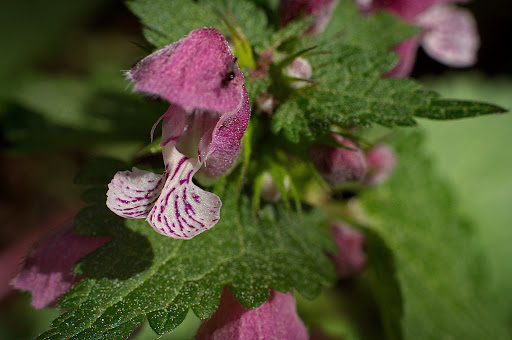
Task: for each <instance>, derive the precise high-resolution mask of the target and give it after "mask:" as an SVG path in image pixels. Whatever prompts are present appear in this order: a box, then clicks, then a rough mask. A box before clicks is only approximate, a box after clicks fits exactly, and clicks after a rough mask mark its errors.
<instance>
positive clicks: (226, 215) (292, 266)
mask: <svg viewBox="0 0 512 340" xmlns="http://www.w3.org/2000/svg"><path fill="white" fill-rule="evenodd" d="M93 163H94V164H91V168H90V169H94V172H93V173H87V172H83V173H82V174H81V175H79V176H78V178H77V182H80V183H81V184H89V185H94V186H95V187H96V188H99V187H103V188H105V185H106V183H107V182H108V180H107V178H110V177H111V176H113V174H114V172H115V171H116V170H117V168H118V167H119V166H121V164H120V163H118V162H114V161H107V160H96V161H94V162H93ZM101 169H103V171H104V174H101V173H100V172H101ZM107 174H108V175H107ZM101 182H103V183H101ZM219 194H220V196H221V198H222V200H223V207H222V212H221V219H220V221H219V223H218V224H217V225H216V226H215V227H214V228H213V229H212V230H210V231H207V232H205V233H203V234H201V235H199V236H196V237H195V238H194V239H192V240H189V241H182V240H174V239H171V238H168V237H165V236H162V235H160V234H157V233H156V232H155V231H154V230H153V229H152V228H151V226H150V225H149V224H148V223H147V222H146V221H144V220H127V219H122V218H120V217H117V216H116V215H114V214H113V213H112V212H110V211H109V210H108V208H107V207H106V206H105V203H104V201H105V199H104V197H103V199H102V200H99V201H97V202H95V203H96V205H92V206H89V207H87V208H85V209H83V210H82V211H81V212H80V213H79V214H78V215H77V216H76V218H75V225H76V226H75V229H76V231H77V232H78V233H81V234H87V235H108V234H113V235H115V236H114V238H113V239H112V240H111V241H110V242H109V243H107V244H106V245H104V246H103V247H101V248H99V249H98V250H97V251H95V252H93V253H91V254H90V255H88V256H86V257H85V258H83V259H82V260H81V261H79V263H78V265H77V271H78V272H80V273H87V274H88V275H90V276H89V277H88V278H86V279H84V280H83V281H81V282H80V283H79V284H77V285H76V286H74V287H73V289H72V290H71V291H70V292H69V293H67V294H66V295H65V296H64V297H63V298H62V299H61V301H60V303H59V305H60V306H61V307H66V308H71V310H70V311H68V312H66V313H64V314H63V315H62V316H61V317H60V318H58V319H57V320H56V321H55V322H54V323H53V325H52V327H53V328H52V329H51V330H50V331H49V332H47V333H45V334H43V335H41V337H40V339H71V338H73V339H88V340H89V339H92V338H94V339H96V338H102V337H104V338H111V337H112V336H113V335H109V334H115V336H114V338H122V337H123V336H126V335H127V334H129V333H130V332H131V330H133V329H134V328H135V327H136V326H137V325H138V324H139V323H140V322H141V321H142V320H143V319H144V317H145V316H147V318H148V320H149V322H150V324H151V327H152V328H153V329H154V330H155V331H156V332H157V333H160V334H161V333H166V332H170V331H172V330H173V329H174V328H175V327H176V326H177V325H179V324H180V323H181V322H182V321H183V319H184V317H185V315H186V313H187V311H188V309H189V308H192V309H193V311H194V312H195V313H196V315H197V316H198V317H200V318H207V317H208V316H210V315H211V314H212V313H213V311H215V309H216V308H217V305H218V302H219V298H220V293H221V291H222V288H223V286H224V285H229V286H230V289H231V291H232V292H233V294H234V295H235V297H236V298H237V299H238V300H239V301H240V302H241V303H242V304H243V305H245V306H247V307H251V308H252V307H257V306H259V305H260V304H261V303H263V302H264V301H266V300H267V299H268V288H269V287H272V288H274V289H276V290H279V291H282V292H286V291H289V290H290V289H292V288H295V289H296V290H297V291H298V292H299V293H300V294H301V295H303V296H304V297H306V298H308V299H312V298H314V297H315V296H316V295H317V294H318V293H319V292H320V289H321V288H322V287H323V286H325V285H328V284H330V283H332V281H333V279H334V277H335V276H334V271H333V268H332V265H331V263H330V261H329V259H328V258H327V257H326V255H325V253H324V251H325V250H326V249H331V250H332V244H331V240H330V237H329V232H328V229H327V227H326V225H324V221H325V217H324V215H323V214H322V213H320V212H319V211H318V210H317V209H313V208H306V209H304V211H303V212H302V213H301V214H297V213H291V212H290V211H289V210H286V209H284V207H275V206H274V207H273V206H265V207H264V208H262V209H261V210H260V211H259V213H258V215H257V216H255V215H253V213H252V210H251V203H250V201H249V199H248V198H247V197H246V196H245V195H243V194H242V195H241V196H239V194H238V193H237V192H236V191H233V189H232V188H226V189H225V190H222V193H219ZM88 197H89V200H93V198H94V197H98V195H97V194H94V195H91V196H88ZM98 198H100V197H98ZM106 259H108V260H106Z"/></svg>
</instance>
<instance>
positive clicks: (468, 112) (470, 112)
mask: <svg viewBox="0 0 512 340" xmlns="http://www.w3.org/2000/svg"><path fill="white" fill-rule="evenodd" d="M506 111H507V110H505V109H503V108H501V107H499V106H496V105H491V104H486V103H476V102H470V101H462V100H435V101H433V102H432V104H431V105H430V106H429V107H428V108H421V109H419V110H416V111H415V116H417V117H425V118H430V119H439V120H447V119H459V118H467V117H477V116H480V115H486V114H492V113H504V112H506Z"/></svg>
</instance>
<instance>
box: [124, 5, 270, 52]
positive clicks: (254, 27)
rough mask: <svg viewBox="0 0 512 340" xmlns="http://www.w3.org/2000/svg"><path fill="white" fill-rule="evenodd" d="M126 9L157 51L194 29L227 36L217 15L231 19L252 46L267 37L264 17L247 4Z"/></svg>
mask: <svg viewBox="0 0 512 340" xmlns="http://www.w3.org/2000/svg"><path fill="white" fill-rule="evenodd" d="M127 5H128V7H129V8H130V10H131V11H132V12H133V13H135V15H137V16H138V17H139V18H140V19H141V21H142V23H143V24H144V25H145V26H146V29H145V30H144V35H145V37H146V39H147V40H148V41H149V42H150V43H151V44H153V45H154V46H155V47H157V48H160V47H163V46H165V45H168V44H170V43H173V42H175V41H177V40H179V39H181V38H182V37H183V36H184V35H186V34H188V33H189V32H190V31H192V30H194V29H197V28H201V27H206V26H211V27H215V28H217V29H219V30H220V31H221V32H222V33H224V34H229V29H228V28H227V27H226V25H225V24H224V23H223V22H222V20H221V19H220V16H219V12H221V13H222V14H224V15H228V16H232V17H233V18H234V19H235V20H236V22H237V23H238V25H240V28H241V29H242V31H243V33H244V34H245V35H246V36H247V38H248V40H249V42H250V43H251V44H255V43H257V42H258V41H261V40H262V39H264V38H265V36H266V26H267V18H266V16H265V13H264V12H263V11H262V10H261V9H260V8H259V7H257V6H256V5H254V4H253V3H252V2H251V1H247V0H200V1H191V0H185V1H167V0H151V1H150V0H136V1H130V2H128V4H127Z"/></svg>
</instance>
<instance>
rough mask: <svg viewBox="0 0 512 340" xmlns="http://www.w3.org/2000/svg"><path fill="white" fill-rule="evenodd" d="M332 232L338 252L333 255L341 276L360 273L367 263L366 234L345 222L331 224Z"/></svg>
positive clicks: (345, 276)
mask: <svg viewBox="0 0 512 340" xmlns="http://www.w3.org/2000/svg"><path fill="white" fill-rule="evenodd" d="M331 232H332V234H333V237H334V243H336V247H337V248H338V252H337V253H336V254H334V255H333V256H332V260H333V262H334V265H335V266H336V270H337V271H338V275H339V277H340V278H347V277H352V276H355V275H357V274H360V273H361V272H362V271H363V270H364V268H365V265H366V254H365V252H364V249H363V246H364V235H363V233H361V232H360V231H358V230H356V229H354V228H352V227H350V226H349V225H348V224H345V223H333V224H331Z"/></svg>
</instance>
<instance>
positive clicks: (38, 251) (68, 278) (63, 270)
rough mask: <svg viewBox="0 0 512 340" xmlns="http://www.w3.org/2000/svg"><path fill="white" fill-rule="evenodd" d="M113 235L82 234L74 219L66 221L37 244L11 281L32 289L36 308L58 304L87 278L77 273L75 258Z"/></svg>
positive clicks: (33, 304) (17, 285) (77, 258)
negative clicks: (74, 266) (73, 287)
mask: <svg viewBox="0 0 512 340" xmlns="http://www.w3.org/2000/svg"><path fill="white" fill-rule="evenodd" d="M110 238H111V237H110V236H103V237H89V236H82V235H78V234H75V233H74V231H73V221H69V222H67V223H64V224H63V225H61V226H60V227H58V228H57V229H55V230H53V231H52V232H50V233H48V234H46V235H45V236H43V237H42V238H41V239H40V240H39V241H38V242H37V243H36V244H35V245H34V247H33V248H32V250H31V251H30V252H29V254H28V255H27V257H26V259H25V262H24V263H23V267H22V268H21V270H20V273H19V274H18V276H17V277H16V278H15V279H14V280H13V281H12V283H11V284H12V285H13V286H14V287H15V288H17V289H20V290H25V291H29V292H31V293H32V306H34V308H36V309H42V308H46V307H51V306H54V305H55V304H56V303H57V301H58V300H59V298H60V297H61V296H62V295H63V294H64V293H65V292H67V291H68V290H69V289H70V288H71V287H72V286H73V285H74V284H75V283H77V282H79V281H80V280H82V279H83V278H84V275H75V274H74V273H73V265H74V264H75V262H76V261H78V260H79V259H80V258H82V257H84V256H85V255H87V254H89V253H90V252H92V251H94V250H96V249H97V248H99V247H100V246H101V245H103V244H104V243H105V242H107V241H108V240H110Z"/></svg>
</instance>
